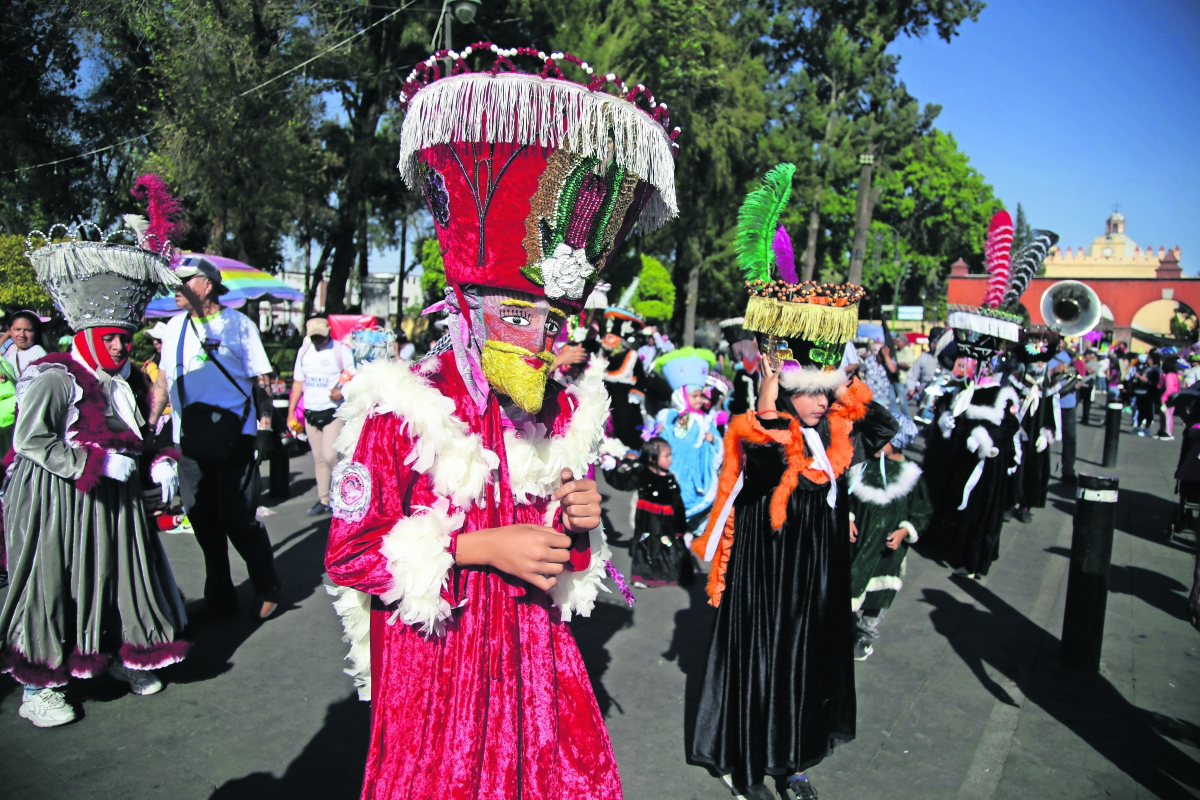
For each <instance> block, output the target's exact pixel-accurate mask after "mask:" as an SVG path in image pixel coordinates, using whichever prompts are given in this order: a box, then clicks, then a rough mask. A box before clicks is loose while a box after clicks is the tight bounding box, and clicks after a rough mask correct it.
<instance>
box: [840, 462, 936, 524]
mask: <svg viewBox="0 0 1200 800" xmlns="http://www.w3.org/2000/svg"><path fill="white" fill-rule="evenodd" d="M866 466H867V464H866V462H865V461H864V462H863V463H861V464H855V465H854V466H853V467H851V469H850V490H849V491H850V494H852V495H854V496H855V497H857V498H858V499H859V500H862V501H863V502H864V503H870V504H871V505H873V506H886V505H887V504H888V503H890V502H892V501H893V500H895V499H896V498H897V497H904V496H905V495H907V494H908V493H909V492H911V491H912V490H913V487H914V486H916V485H917V481H918V480H920V479H921V468H920V467H918V466H917V465H916V464H914V463H913V462H911V461H905V462H904V466H903V467H901V468H900V474H899V475H897V476H896V479H895V480H891V481H888V485H887V488H886V489H883V488H880V487H877V486H868V485H867V484H865V483H863V479H862V476H863V471H864V470H865V469H866ZM913 541H916V540H915V539H914V540H913Z"/></svg>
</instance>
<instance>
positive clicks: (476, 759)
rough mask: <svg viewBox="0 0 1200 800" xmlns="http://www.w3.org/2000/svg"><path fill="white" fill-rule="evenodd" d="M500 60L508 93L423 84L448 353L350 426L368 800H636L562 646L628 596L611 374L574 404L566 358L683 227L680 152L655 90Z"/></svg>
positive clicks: (344, 440) (462, 65)
mask: <svg viewBox="0 0 1200 800" xmlns="http://www.w3.org/2000/svg"><path fill="white" fill-rule="evenodd" d="M468 50H469V48H468ZM493 50H494V51H495V50H499V52H497V53H495V58H496V59H500V61H498V62H497V67H496V70H495V71H493V72H488V73H482V74H475V73H472V72H471V71H470V69H469V67H468V66H467V64H466V62H463V61H460V62H459V66H458V67H456V70H455V75H454V76H453V77H449V78H444V79H443V78H442V77H441V76H440V74H439V73H438V72H437V71H436V70H429V69H427V68H426V66H427V65H419V67H418V69H417V70H416V71H415V72H414V73H413V76H412V77H411V78H410V79H409V81H408V82H406V84H405V86H404V89H403V99H402V103H403V104H404V106H405V110H406V116H405V125H404V131H403V133H402V136H401V161H400V169H401V172H402V174H403V176H404V178H405V180H406V181H407V182H408V184H409V186H411V187H413V188H414V189H417V190H419V191H421V192H422V193H423V195H424V197H425V200H426V202H427V204H428V207H429V211H430V215H431V218H432V224H433V226H434V228H435V231H436V233H437V236H438V243H439V245H440V247H441V252H442V256H443V261H444V264H445V275H446V293H445V299H444V300H443V301H442V302H440V303H438V304H436V305H435V306H433V307H432V308H431V309H429V311H430V312H431V313H432V312H445V314H446V315H447V330H446V334H445V335H444V336H443V337H442V338H441V339H439V340H438V341H437V342H436V343H434V345H433V346H432V347H431V348H430V350H429V353H428V354H427V355H426V356H425V357H424V358H423V359H421V360H420V361H418V362H416V363H415V364H414V363H408V362H403V361H396V362H382V361H374V362H371V363H369V364H367V365H365V366H364V367H363V368H362V369H360V370H359V372H358V374H357V375H356V377H355V378H354V380H353V381H351V382H350V383H349V384H347V385H346V386H345V388H344V389H343V392H344V394H345V401H344V403H343V404H342V406H341V408H339V410H338V418H339V419H341V420H343V422H344V428H343V430H342V433H341V435H340V436H339V437H338V439H337V442H336V447H337V450H338V451H339V455H340V460H339V462H338V465H337V469H336V470H335V472H334V475H333V480H332V483H331V488H330V507H331V510H332V513H333V522H332V523H331V526H330V530H329V543H328V547H327V549H326V553H325V567H326V571H327V573H328V575H329V577H330V579H331V580H332V581H333V583H334V584H336V587H331V588H332V592H333V593H334V594H336V597H337V600H336V601H335V608H336V609H337V611H338V613H339V614H340V615H341V617H342V621H343V625H344V626H345V629H346V632H347V638H348V640H350V641H351V651H350V660H351V662H352V667H351V669H349V670H348V672H350V673H351V674H352V675H353V677H354V679H355V682H356V684H357V685H358V686H359V697H360V698H362V699H363V700H370V701H371V715H372V723H371V733H370V743H369V751H368V754H367V758H366V774H365V776H364V779H363V790H362V798H363V800H408V798H429V797H447V798H449V797H472V798H484V797H486V798H514V799H515V800H559V799H560V798H566V797H578V798H606V799H609V800H619V798H620V797H621V796H622V790H621V781H620V776H619V775H618V772H617V764H616V760H615V758H614V757H613V752H612V746H611V744H610V742H609V738H608V733H607V731H606V729H605V725H604V719H603V717H602V716H601V714H600V710H599V708H598V706H597V703H596V699H595V695H594V693H593V691H592V688H591V683H590V682H589V680H588V676H587V672H586V670H585V669H584V664H583V660H582V658H581V657H580V654H579V649H578V647H577V646H576V644H575V640H574V638H573V636H572V634H571V631H570V629H569V627H568V626H567V625H566V624H565V623H567V622H568V621H569V620H570V619H572V618H573V617H574V616H575V615H577V614H578V615H584V616H586V615H588V614H589V613H590V612H591V610H592V608H593V606H594V604H595V600H596V596H597V592H599V591H602V590H605V589H604V588H603V585H602V580H603V578H604V577H605V575H607V574H613V573H611V572H610V565H609V564H608V559H609V555H610V554H609V550H608V545H607V543H606V540H605V537H604V533H603V530H602V529H601V526H600V494H599V492H598V491H597V489H596V484H595V482H594V481H593V480H591V474H590V473H591V465H592V464H593V463H595V462H596V460H597V457H598V454H599V450H600V442H601V440H602V439H603V437H604V431H605V427H606V424H607V421H608V417H609V397H608V393H607V392H606V391H605V388H604V372H605V366H606V365H605V359H603V358H593V359H592V360H591V361H590V362H589V364H588V365H587V367H586V368H585V369H584V370H583V371H582V374H581V375H580V376H579V378H578V380H576V381H575V382H574V383H572V384H570V385H567V386H563V385H561V384H559V383H557V382H556V381H553V380H551V379H550V373H551V370H552V369H553V367H554V363H555V356H554V354H553V352H552V350H551V346H552V345H553V343H554V342H555V340H556V339H557V338H558V335H559V332H560V331H561V329H562V328H563V326H564V325H566V324H567V322H568V319H569V318H570V317H571V316H573V315H575V314H578V313H580V312H581V311H582V310H583V306H584V304H585V301H586V298H587V297H588V296H589V294H590V292H591V290H592V288H593V287H594V286H595V285H596V283H597V282H599V280H600V279H601V274H602V272H603V270H604V268H605V266H606V265H607V263H608V261H609V259H610V258H611V257H612V256H613V254H614V253H615V252H617V251H618V250H619V248H620V247H621V245H622V242H623V240H624V238H625V236H626V234H627V233H628V231H629V230H630V229H631V228H632V226H633V225H634V223H635V221H638V220H640V222H639V223H638V224H639V225H641V226H647V228H651V229H652V228H654V227H656V226H657V225H659V224H661V223H663V222H665V221H666V220H667V219H669V218H670V217H672V216H674V215H675V214H676V213H677V210H676V207H675V200H674V177H673V170H674V159H673V158H672V140H671V137H670V135H669V133H668V132H667V130H666V129H665V128H664V123H666V116H665V115H666V111H665V107H664V106H663V105H661V104H659V105H657V106H656V109H658V111H656V113H657V117H656V116H654V115H652V113H650V111H653V110H654V109H651V107H650V101H649V100H647V99H646V98H644V97H642V93H643V92H645V89H644V87H641V88H640V89H639V92H638V93H637V94H630V95H629V96H630V97H631V98H633V99H631V100H627V99H625V98H624V97H617V96H613V95H610V94H607V93H605V92H595V91H589V89H588V87H587V86H586V85H581V84H577V83H574V82H573V81H572V80H570V78H571V77H574V76H575V74H576V73H570V72H568V73H566V74H565V75H564V73H563V72H560V71H558V68H557V67H555V68H554V69H551V68H550V67H549V66H548V67H547V73H546V74H547V75H548V76H549V78H551V79H543V78H542V77H539V76H537V75H529V74H523V73H517V72H513V71H512V70H513V69H514V64H513V63H512V62H511V61H509V60H508V59H509V56H511V55H513V54H514V52H515V51H505V50H500V49H499V48H493ZM505 53H507V55H505ZM464 55H465V53H464ZM476 58H483V59H484V61H485V63H488V64H490V63H491V61H490V59H491V56H490V55H489V54H488V52H487V51H486V50H481V51H477V53H476V56H475V57H473V58H472V59H471V63H472V64H474V63H475V59H476ZM571 58H573V57H571V56H568V57H567V59H568V60H562V57H561V56H560V58H559V59H558V62H557V63H559V64H561V65H562V69H563V70H567V69H574V67H570V63H578V62H577V61H575V62H570V61H569V59H571ZM429 63H434V62H432V61H431V62H429ZM522 63H528V62H527V61H522V60H521V59H517V60H516V65H517V66H519V65H520V64H522ZM547 63H551V62H547ZM501 67H502V68H503V69H501ZM540 68H541V66H540V65H539V69H540ZM647 95H648V93H647ZM450 107H453V108H454V109H455V113H454V114H452V115H449V116H447V115H446V114H445V113H444V111H443V109H446V108H450ZM497 115H499V116H500V117H503V118H504V119H505V120H508V121H509V122H511V124H507V123H506V124H505V125H503V126H499V127H497V126H495V125H493V121H494V120H496V119H497ZM485 119H486V120H487V122H486V124H485V122H484V120H485ZM598 119H599V120H606V121H610V120H611V121H612V122H613V125H612V126H611V128H609V129H608V130H609V137H611V138H609V137H604V136H601V137H596V136H595V133H596V128H595V126H594V122H595V120H598ZM589 124H590V125H591V127H588V125H589ZM484 131H486V136H485V135H484ZM643 212H648V213H643ZM632 358H633V359H634V360H635V361H636V360H637V356H636V355H633V356H632ZM614 572H615V571H614ZM614 580H615V578H614ZM626 591H628V589H627V587H626Z"/></svg>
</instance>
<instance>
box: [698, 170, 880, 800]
mask: <svg viewBox="0 0 1200 800" xmlns="http://www.w3.org/2000/svg"><path fill="white" fill-rule="evenodd" d="M789 168H792V165H790V164H787V165H781V166H780V167H776V168H775V170H773V171H772V172H771V173H769V174H768V176H767V179H766V180H764V182H763V187H762V188H760V189H758V190H756V192H754V193H752V194H751V195H750V197H748V198H747V200H746V203H745V204H744V205H743V207H742V212H741V213H740V214H739V215H738V241H739V262H740V263H741V265H742V267H743V270H744V271H745V272H746V278H747V284H748V285H749V287H750V293H751V296H750V299H749V302H748V304H747V308H746V313H745V316H744V322H743V325H744V327H745V328H746V330H750V331H755V332H756V333H758V334H759V341H760V345H761V346H762V347H763V349H764V354H763V357H762V358H761V359H760V360H759V370H760V372H761V375H762V383H761V386H760V392H759V396H758V405H757V409H756V410H752V411H748V412H746V413H745V414H741V415H739V416H736V417H734V418H733V419H732V420H730V423H729V428H728V430H727V431H726V434H725V439H724V451H725V452H724V463H723V466H722V468H721V474H720V479H719V486H718V491H717V497H716V502H715V503H714V505H713V511H712V513H711V514H710V515H709V519H708V524H707V526H706V528H705V531H704V534H703V535H702V536H700V537H699V538H697V539H696V540H695V541H694V542H693V543H692V550H693V552H695V553H696V555H697V556H699V557H700V558H702V559H704V560H705V561H710V562H711V563H712V568H711V570H710V571H709V578H708V595H709V603H710V604H711V605H714V606H716V607H717V613H716V617H715V620H714V626H713V633H712V639H711V642H710V645H709V648H708V657H707V666H706V670H705V676H704V682H703V685H702V688H701V691H700V706H699V710H698V712H697V718H696V733H695V737H694V742H693V744H692V749H691V753H690V757H691V760H692V761H694V762H696V763H699V764H703V765H705V766H708V767H709V768H710V769H711V770H713V771H714V772H716V774H718V775H720V776H721V779H722V781H723V782H724V783H725V785H726V786H728V787H729V788H730V789H731V790H732V791H733V792H734V794H735V796H738V797H747V798H756V799H757V798H763V799H764V800H765V799H766V798H771V797H774V794H773V793H772V792H771V790H770V788H768V787H767V785H766V781H767V779H768V777H773V778H774V779H775V782H776V788H777V790H778V792H779V796H780V797H783V798H787V800H796V798H815V797H816V790H815V788H814V785H813V783H812V782H811V781H810V780H809V775H808V771H809V770H810V769H811V768H812V767H815V766H816V765H817V764H819V763H820V762H821V761H822V760H823V759H824V758H825V757H826V756H827V755H828V754H829V752H830V750H831V749H832V748H833V747H835V746H838V745H840V744H843V743H846V742H849V741H851V740H853V739H854V736H855V714H856V700H855V691H854V623H853V616H852V611H851V599H852V598H851V592H850V561H849V551H850V519H849V503H848V502H846V499H845V493H846V486H845V473H846V470H847V469H848V468H849V467H850V466H852V465H853V464H854V463H856V461H860V460H862V458H863V456H862V455H858V454H860V453H871V454H874V453H877V452H879V450H880V449H881V448H882V447H883V446H884V445H885V444H886V443H887V442H888V441H889V440H891V438H892V437H893V436H895V434H896V430H897V423H896V421H895V419H893V418H892V416H891V414H890V413H889V412H888V411H887V409H886V408H884V407H883V406H881V405H880V404H878V403H873V402H872V398H871V391H870V389H868V388H867V386H866V384H864V383H863V382H862V381H861V380H859V379H857V378H852V379H848V378H847V376H846V372H845V371H844V370H843V369H842V366H841V363H842V358H843V355H844V352H845V349H844V345H845V343H846V342H848V341H849V340H850V339H852V338H853V337H854V335H855V333H856V332H857V329H858V302H859V300H860V299H861V297H862V293H863V292H862V289H861V287H858V286H848V285H847V286H831V285H817V284H814V283H799V282H798V281H795V272H794V270H793V269H789V268H788V266H789V265H788V263H787V260H786V257H785V256H782V255H780V254H778V253H777V254H775V256H774V258H771V254H772V250H771V241H772V237H774V239H775V241H776V242H778V241H779V240H780V239H782V238H784V237H786V232H782V233H778V234H777V223H778V212H777V211H775V212H771V213H769V214H766V213H763V212H762V211H761V210H760V209H779V208H784V207H786V200H787V194H788V191H790V189H789V188H788V187H790V184H791V180H790V177H791V169H789ZM792 169H794V168H792ZM781 187H782V188H781ZM779 230H780V231H782V229H779ZM764 245H765V246H764ZM779 250H781V251H782V252H783V253H784V254H790V252H791V247H790V243H789V246H788V247H786V248H779ZM773 267H777V268H778V274H779V275H780V276H781V278H782V280H772V273H773V269H772V268H773ZM885 399H886V398H885ZM764 681H766V683H764Z"/></svg>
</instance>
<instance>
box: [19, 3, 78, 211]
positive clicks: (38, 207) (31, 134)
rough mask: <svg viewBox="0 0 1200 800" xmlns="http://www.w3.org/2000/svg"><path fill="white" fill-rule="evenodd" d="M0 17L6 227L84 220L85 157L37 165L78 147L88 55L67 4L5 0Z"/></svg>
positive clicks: (67, 155)
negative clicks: (79, 91)
mask: <svg viewBox="0 0 1200 800" xmlns="http://www.w3.org/2000/svg"><path fill="white" fill-rule="evenodd" d="M0 19H3V23H2V27H0V30H2V31H3V39H2V40H0V41H2V42H3V47H0V142H3V143H4V146H3V147H0V226H2V227H3V228H4V229H5V231H6V232H7V233H11V234H16V233H20V234H24V233H25V232H26V231H27V230H29V228H31V227H39V228H45V227H48V226H49V225H50V224H52V223H54V222H70V221H72V220H76V221H77V220H78V219H79V215H80V214H81V213H82V212H83V211H84V209H86V207H87V202H86V200H84V199H83V198H82V195H81V194H80V193H78V192H75V191H73V189H74V188H75V187H76V186H77V185H78V183H79V181H80V179H81V173H82V170H81V167H82V162H78V161H70V162H64V163H61V164H54V165H52V166H45V167H39V168H37V169H30V167H32V166H33V165H35V164H40V163H43V162H49V161H58V160H60V159H64V158H70V157H71V156H74V155H76V154H77V153H78V152H79V148H78V139H77V137H76V136H75V135H74V132H73V127H74V125H75V124H76V123H77V121H78V113H79V101H78V98H77V97H76V96H75V89H76V87H77V78H76V74H77V72H78V69H79V64H80V58H81V57H80V50H79V46H78V43H77V42H76V40H75V38H74V36H73V31H74V25H75V15H74V13H73V9H72V7H71V5H70V4H69V3H67V2H63V1H62V0H58V1H57V2H56V1H55V0H49V2H35V0H0Z"/></svg>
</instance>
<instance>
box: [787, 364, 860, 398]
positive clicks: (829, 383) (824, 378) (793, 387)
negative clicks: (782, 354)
mask: <svg viewBox="0 0 1200 800" xmlns="http://www.w3.org/2000/svg"><path fill="white" fill-rule="evenodd" d="M847 380H849V379H848V378H847V377H846V373H845V371H844V370H843V369H842V368H841V367H839V368H837V369H834V370H823V369H810V368H808V367H801V368H800V369H789V370H786V371H785V370H780V372H779V385H780V386H782V387H783V388H784V389H787V390H788V391H789V392H792V393H795V392H805V393H813V394H816V393H819V392H832V391H833V390H834V389H836V388H838V387H839V386H841V385H843V384H844V383H845V382H846V381H847Z"/></svg>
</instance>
